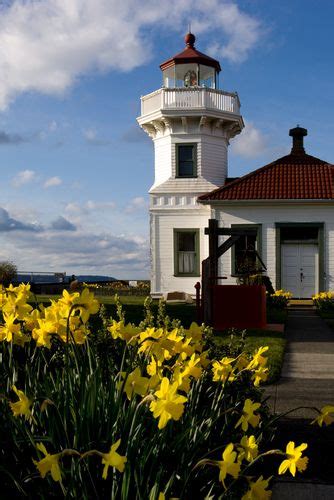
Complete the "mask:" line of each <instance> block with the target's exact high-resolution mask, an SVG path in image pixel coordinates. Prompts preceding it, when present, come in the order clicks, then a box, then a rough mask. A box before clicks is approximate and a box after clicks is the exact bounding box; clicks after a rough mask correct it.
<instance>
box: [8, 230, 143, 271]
mask: <svg viewBox="0 0 334 500" xmlns="http://www.w3.org/2000/svg"><path fill="white" fill-rule="evenodd" d="M142 240H143V242H141V241H140V238H135V237H131V236H122V235H114V234H112V233H110V232H103V233H99V232H96V231H95V232H94V231H93V232H91V231H88V230H85V231H81V232H80V231H63V233H62V236H61V238H59V234H58V232H57V231H54V230H50V231H44V232H43V233H38V232H33V231H31V232H30V233H29V234H28V232H27V231H26V232H23V231H21V232H18V233H16V232H15V231H11V232H8V233H7V237H6V240H4V242H3V244H2V246H1V248H0V258H1V259H8V258H9V256H10V259H11V260H12V261H13V262H15V264H16V265H17V266H18V268H19V270H28V271H51V270H55V271H66V272H67V273H68V274H73V273H74V274H104V275H105V274H107V275H109V276H115V277H116V278H123V279H131V278H132V279H140V278H148V276H149V248H148V242H147V238H146V239H144V238H143V239H142Z"/></svg>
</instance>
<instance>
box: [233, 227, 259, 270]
mask: <svg viewBox="0 0 334 500" xmlns="http://www.w3.org/2000/svg"><path fill="white" fill-rule="evenodd" d="M255 250H256V236H241V238H239V240H238V241H237V242H236V243H235V271H236V273H241V274H242V273H245V272H248V271H255V270H256V255H255Z"/></svg>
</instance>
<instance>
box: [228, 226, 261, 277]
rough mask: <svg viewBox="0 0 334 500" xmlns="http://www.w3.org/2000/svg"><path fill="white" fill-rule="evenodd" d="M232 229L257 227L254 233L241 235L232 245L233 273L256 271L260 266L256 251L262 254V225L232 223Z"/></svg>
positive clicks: (240, 273)
mask: <svg viewBox="0 0 334 500" xmlns="http://www.w3.org/2000/svg"><path fill="white" fill-rule="evenodd" d="M231 227H232V229H256V234H254V235H247V236H246V235H244V236H241V237H240V238H239V239H238V240H237V241H236V243H235V244H234V246H233V247H232V275H237V276H238V275H242V274H244V273H247V272H254V273H256V270H257V268H258V266H259V262H258V259H257V257H256V252H257V253H258V254H259V255H260V256H261V240H262V234H261V233H262V225H261V224H232V226H231Z"/></svg>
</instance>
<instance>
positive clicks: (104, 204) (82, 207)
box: [65, 200, 116, 215]
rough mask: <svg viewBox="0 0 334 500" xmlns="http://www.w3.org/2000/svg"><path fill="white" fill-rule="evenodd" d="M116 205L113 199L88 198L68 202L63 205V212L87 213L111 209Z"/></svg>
mask: <svg viewBox="0 0 334 500" xmlns="http://www.w3.org/2000/svg"><path fill="white" fill-rule="evenodd" d="M115 207H116V204H115V202H113V201H93V200H88V201H86V202H85V203H82V204H80V203H77V202H70V203H68V204H67V205H66V206H65V212H67V213H70V214H75V215H82V214H88V213H89V212H97V211H104V210H113V209H114V208H115Z"/></svg>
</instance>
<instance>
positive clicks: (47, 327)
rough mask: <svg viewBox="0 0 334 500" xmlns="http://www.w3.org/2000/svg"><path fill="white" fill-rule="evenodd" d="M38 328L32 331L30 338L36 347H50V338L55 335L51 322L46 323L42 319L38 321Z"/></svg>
mask: <svg viewBox="0 0 334 500" xmlns="http://www.w3.org/2000/svg"><path fill="white" fill-rule="evenodd" d="M37 322H38V328H34V329H33V331H32V338H33V339H34V340H36V345H37V346H38V347H47V348H48V349H50V347H51V337H52V334H54V333H55V327H54V324H53V322H52V321H47V320H45V319H44V318H42V319H38V320H37Z"/></svg>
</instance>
